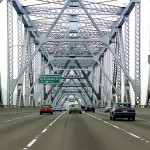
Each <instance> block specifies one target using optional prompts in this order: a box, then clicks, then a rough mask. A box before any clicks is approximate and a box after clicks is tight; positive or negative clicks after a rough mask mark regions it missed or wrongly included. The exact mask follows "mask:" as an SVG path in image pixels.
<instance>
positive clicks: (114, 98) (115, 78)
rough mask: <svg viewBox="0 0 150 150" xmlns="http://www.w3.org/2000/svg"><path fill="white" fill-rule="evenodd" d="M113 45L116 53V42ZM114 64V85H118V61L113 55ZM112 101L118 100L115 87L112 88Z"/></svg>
mask: <svg viewBox="0 0 150 150" xmlns="http://www.w3.org/2000/svg"><path fill="white" fill-rule="evenodd" d="M111 45H112V48H113V50H114V51H115V53H116V43H112V44H111ZM112 61H113V63H112V64H113V65H112V68H113V72H112V74H113V76H112V78H113V79H112V80H113V85H114V86H115V87H116V86H117V83H116V80H117V61H116V60H115V59H114V57H113V60H112ZM112 101H113V102H112V103H115V102H116V93H115V90H114V88H112Z"/></svg>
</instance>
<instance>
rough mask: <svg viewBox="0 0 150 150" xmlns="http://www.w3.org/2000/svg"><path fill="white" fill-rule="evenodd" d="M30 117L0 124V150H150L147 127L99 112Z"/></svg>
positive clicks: (142, 121) (140, 123) (148, 125)
mask: <svg viewBox="0 0 150 150" xmlns="http://www.w3.org/2000/svg"><path fill="white" fill-rule="evenodd" d="M30 115H31V116H29V117H24V118H23V117H22V118H21V119H18V120H13V121H10V122H7V123H6V122H5V123H1V124H0V139H1V140H0V150H44V149H54V150H58V149H61V150H91V149H92V150H110V149H115V150H120V149H121V150H126V149H128V150H130V149H132V150H149V147H150V135H149V132H150V123H149V122H147V121H145V120H136V121H135V122H134V121H128V120H119V121H110V120H109V115H108V114H106V113H104V112H103V111H99V110H96V113H92V112H91V113H82V114H81V115H80V114H68V112H65V113H64V112H62V113H61V112H56V113H54V115H39V114H38V113H37V114H35V113H34V114H33V115H32V114H30ZM23 116H24V115H23ZM17 117H18V116H17ZM147 119H149V118H147Z"/></svg>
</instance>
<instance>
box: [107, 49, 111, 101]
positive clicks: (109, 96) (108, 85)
mask: <svg viewBox="0 0 150 150" xmlns="http://www.w3.org/2000/svg"><path fill="white" fill-rule="evenodd" d="M107 75H108V76H109V77H110V51H107ZM110 79H111V78H110ZM110 91H111V84H110V82H109V81H108V80H107V97H108V104H111V95H110Z"/></svg>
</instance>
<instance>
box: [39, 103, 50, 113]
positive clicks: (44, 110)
mask: <svg viewBox="0 0 150 150" xmlns="http://www.w3.org/2000/svg"><path fill="white" fill-rule="evenodd" d="M43 113H51V114H53V108H52V107H51V105H42V106H41V108H40V115H42V114H43Z"/></svg>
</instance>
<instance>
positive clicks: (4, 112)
mask: <svg viewBox="0 0 150 150" xmlns="http://www.w3.org/2000/svg"><path fill="white" fill-rule="evenodd" d="M38 110H39V109H38V108H29V107H21V108H6V107H0V115H7V114H12V113H28V112H38Z"/></svg>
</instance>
